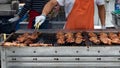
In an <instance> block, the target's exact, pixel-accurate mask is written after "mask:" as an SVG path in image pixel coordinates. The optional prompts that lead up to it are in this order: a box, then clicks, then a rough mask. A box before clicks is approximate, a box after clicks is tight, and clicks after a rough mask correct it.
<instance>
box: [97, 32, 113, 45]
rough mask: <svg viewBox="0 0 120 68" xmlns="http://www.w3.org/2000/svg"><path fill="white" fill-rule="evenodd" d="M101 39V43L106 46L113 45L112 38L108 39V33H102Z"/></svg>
mask: <svg viewBox="0 0 120 68" xmlns="http://www.w3.org/2000/svg"><path fill="white" fill-rule="evenodd" d="M99 38H100V40H101V42H102V43H104V44H109V45H111V44H112V40H111V39H110V38H108V35H107V33H100V36H99Z"/></svg>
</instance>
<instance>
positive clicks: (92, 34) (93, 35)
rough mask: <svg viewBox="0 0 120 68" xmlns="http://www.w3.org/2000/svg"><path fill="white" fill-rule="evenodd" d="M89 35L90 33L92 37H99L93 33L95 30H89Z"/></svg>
mask: <svg viewBox="0 0 120 68" xmlns="http://www.w3.org/2000/svg"><path fill="white" fill-rule="evenodd" d="M88 35H89V36H90V37H97V35H96V34H95V33H93V32H89V33H88Z"/></svg>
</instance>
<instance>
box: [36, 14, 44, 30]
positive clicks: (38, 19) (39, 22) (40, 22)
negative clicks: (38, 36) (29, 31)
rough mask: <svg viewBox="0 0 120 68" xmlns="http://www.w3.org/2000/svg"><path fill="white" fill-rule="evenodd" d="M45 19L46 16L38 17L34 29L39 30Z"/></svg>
mask: <svg viewBox="0 0 120 68" xmlns="http://www.w3.org/2000/svg"><path fill="white" fill-rule="evenodd" d="M45 19H46V16H45V15H40V16H36V18H35V25H34V27H35V28H39V26H40V25H41V24H42V23H43V22H44V21H45Z"/></svg>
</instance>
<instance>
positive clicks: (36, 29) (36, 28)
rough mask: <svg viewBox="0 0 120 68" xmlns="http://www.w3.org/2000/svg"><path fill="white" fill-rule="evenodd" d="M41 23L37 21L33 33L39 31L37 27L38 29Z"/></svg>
mask: <svg viewBox="0 0 120 68" xmlns="http://www.w3.org/2000/svg"><path fill="white" fill-rule="evenodd" d="M40 22H41V21H39V22H38V23H37V25H36V26H35V30H34V32H37V31H38V29H39V27H40V24H39V23H40Z"/></svg>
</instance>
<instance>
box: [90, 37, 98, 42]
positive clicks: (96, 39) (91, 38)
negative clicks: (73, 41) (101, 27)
mask: <svg viewBox="0 0 120 68" xmlns="http://www.w3.org/2000/svg"><path fill="white" fill-rule="evenodd" d="M89 40H90V41H92V42H93V43H95V44H99V43H100V40H99V39H98V38H97V37H90V38H89Z"/></svg>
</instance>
